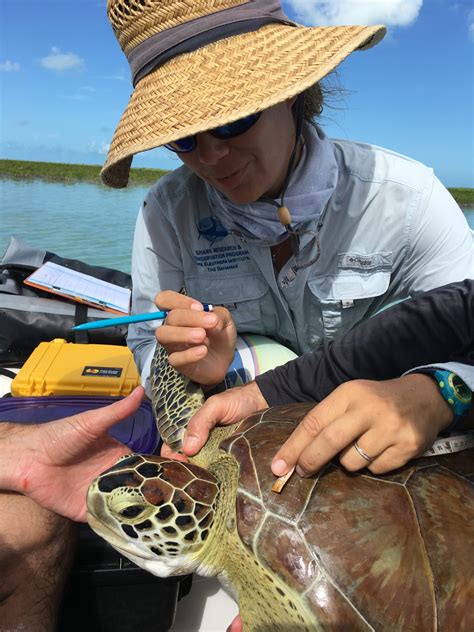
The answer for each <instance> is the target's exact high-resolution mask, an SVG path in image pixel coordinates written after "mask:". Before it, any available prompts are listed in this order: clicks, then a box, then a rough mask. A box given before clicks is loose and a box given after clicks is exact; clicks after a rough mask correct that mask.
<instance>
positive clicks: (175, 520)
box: [87, 454, 218, 577]
mask: <svg viewBox="0 0 474 632" xmlns="http://www.w3.org/2000/svg"><path fill="white" fill-rule="evenodd" d="M217 497H218V485H217V482H216V479H215V478H214V477H213V476H212V475H211V474H210V473H209V472H207V470H205V469H203V468H201V467H198V466H197V465H193V464H191V463H183V462H181V461H173V460H171V459H164V458H161V457H158V456H141V455H137V454H132V455H128V456H125V457H122V458H121V459H120V460H119V461H118V462H117V463H116V464H115V465H114V466H113V467H111V468H110V469H108V470H107V471H105V472H103V473H102V474H101V475H100V476H99V477H98V478H97V479H95V481H93V483H92V484H91V486H90V487H89V491H88V494H87V509H88V513H87V520H88V522H89V524H90V526H91V527H92V529H93V530H94V531H95V532H96V533H98V534H99V535H100V536H101V537H103V538H104V539H106V540H107V541H108V542H110V544H111V545H112V546H113V547H114V548H116V549H117V550H118V551H119V552H120V553H122V554H123V555H125V556H126V557H128V558H129V559H130V560H132V562H135V564H137V565H138V566H140V567H142V568H144V569H146V570H147V571H150V572H151V573H153V574H154V575H158V576H160V577H169V576H170V575H182V574H185V573H190V572H193V571H194V570H195V569H196V568H197V567H198V566H199V560H200V554H201V553H202V551H203V549H204V547H205V544H206V540H207V537H208V535H209V533H210V530H211V527H212V524H213V521H214V515H215V509H216V503H217Z"/></svg>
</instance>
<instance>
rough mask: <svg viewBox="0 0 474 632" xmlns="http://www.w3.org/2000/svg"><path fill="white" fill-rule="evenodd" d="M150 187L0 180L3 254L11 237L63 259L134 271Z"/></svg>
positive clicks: (1, 248)
mask: <svg viewBox="0 0 474 632" xmlns="http://www.w3.org/2000/svg"><path fill="white" fill-rule="evenodd" d="M146 191H147V187H132V188H130V189H122V190H114V189H109V188H106V187H102V186H99V185H94V184H84V183H78V184H63V183H56V182H42V181H39V180H36V181H28V182H26V181H13V180H2V181H0V254H1V253H3V252H4V250H5V248H6V246H7V244H8V240H9V238H10V235H15V237H19V238H20V239H23V240H24V241H26V242H28V243H29V244H31V245H33V246H37V247H39V248H44V249H45V250H50V251H52V252H55V253H56V254H58V255H61V256H63V257H72V258H76V259H81V260H82V261H85V262H87V263H91V264H96V265H105V266H111V267H114V268H118V269H119V270H123V271H124V272H130V258H131V250H132V239H133V231H134V227H135V220H136V216H137V212H138V209H139V206H140V203H141V201H142V199H143V197H144V195H145V193H146Z"/></svg>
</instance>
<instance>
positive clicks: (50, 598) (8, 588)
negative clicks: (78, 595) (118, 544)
mask: <svg viewBox="0 0 474 632" xmlns="http://www.w3.org/2000/svg"><path fill="white" fill-rule="evenodd" d="M76 537H77V525H76V524H75V523H73V522H71V521H70V520H68V519H66V518H62V517H61V516H58V515H57V514H54V513H51V512H50V511H48V510H46V509H43V508H42V507H40V506H39V505H37V504H36V503H35V502H34V501H32V500H30V499H29V498H26V497H25V496H22V495H20V494H14V493H6V492H0V632H10V631H11V632H17V631H18V632H19V631H20V630H21V631H24V630H25V631H28V632H52V631H53V630H54V629H55V624H56V619H57V614H58V608H59V605H60V601H61V597H62V591H63V587H64V583H65V580H66V578H67V575H68V572H69V570H70V568H71V564H72V560H73V557H74V551H75V545H76Z"/></svg>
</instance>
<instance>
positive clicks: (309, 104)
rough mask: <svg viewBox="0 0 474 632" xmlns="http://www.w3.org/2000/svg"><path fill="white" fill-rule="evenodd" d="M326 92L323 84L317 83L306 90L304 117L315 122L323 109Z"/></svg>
mask: <svg viewBox="0 0 474 632" xmlns="http://www.w3.org/2000/svg"><path fill="white" fill-rule="evenodd" d="M323 104H324V93H323V89H322V88H321V85H320V84H319V83H315V84H314V85H313V86H310V87H309V88H307V89H306V90H305V92H304V118H305V120H306V121H309V122H313V121H314V120H315V119H317V118H318V117H319V116H320V114H321V112H322V111H323Z"/></svg>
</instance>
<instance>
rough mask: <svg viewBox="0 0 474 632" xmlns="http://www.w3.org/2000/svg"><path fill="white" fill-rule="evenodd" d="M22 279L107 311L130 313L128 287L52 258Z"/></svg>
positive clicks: (59, 294)
mask: <svg viewBox="0 0 474 632" xmlns="http://www.w3.org/2000/svg"><path fill="white" fill-rule="evenodd" d="M23 282H24V283H25V284H26V285H31V286H32V287H36V288H38V289H40V290H45V291H46V292H51V293H52V294H57V295H58V296H62V297H64V298H68V299H70V300H71V301H76V302H78V303H84V304H85V305H90V306H91V307H95V308H97V309H103V310H105V311H106V312H112V313H113V314H120V315H124V314H125V315H128V314H129V313H130V298H131V291H130V290H129V289H128V288H124V287H121V286H119V285H115V284H114V283H108V282H107V281H102V279H96V278H95V277H93V276H90V275H89V274H84V273H83V272H77V271H76V270H71V269H70V268H66V267H65V266H61V265H58V264H57V263H53V262H51V261H47V262H46V263H44V264H43V265H42V266H41V267H39V268H38V269H37V270H35V272H33V273H32V274H30V275H29V276H28V277H27V278H26V279H25V280H24V281H23Z"/></svg>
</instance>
